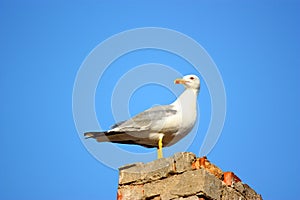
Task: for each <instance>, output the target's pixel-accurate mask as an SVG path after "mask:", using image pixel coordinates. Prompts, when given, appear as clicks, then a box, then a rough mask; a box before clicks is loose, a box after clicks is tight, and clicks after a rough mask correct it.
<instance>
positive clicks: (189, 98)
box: [171, 88, 199, 109]
mask: <svg viewBox="0 0 300 200" xmlns="http://www.w3.org/2000/svg"><path fill="white" fill-rule="evenodd" d="M198 93H199V89H192V88H186V89H185V90H184V91H183V92H182V93H181V95H180V96H179V97H178V98H177V100H176V101H174V102H173V103H172V104H171V105H174V106H180V107H182V108H183V107H185V106H188V107H192V108H195V109H196V104H197V97H198Z"/></svg>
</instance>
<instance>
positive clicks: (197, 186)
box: [117, 152, 262, 200]
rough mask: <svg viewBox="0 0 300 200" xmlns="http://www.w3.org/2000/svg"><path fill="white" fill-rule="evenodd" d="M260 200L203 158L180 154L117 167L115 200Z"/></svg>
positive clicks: (233, 175) (231, 174)
mask: <svg viewBox="0 0 300 200" xmlns="http://www.w3.org/2000/svg"><path fill="white" fill-rule="evenodd" d="M130 199H143V200H151V199H155V200H159V199H161V200H167V199H173V200H177V199H182V200H183V199H189V200H193V199H201V200H206V199H208V200H235V199H236V200H261V199H262V197H261V195H259V194H257V193H256V192H255V191H254V190H253V189H252V188H250V187H249V186H248V185H247V184H244V183H243V182H242V181H241V179H240V178H239V177H237V176H236V175H235V174H234V173H233V172H223V171H222V170H221V169H220V168H218V167H217V166H216V165H214V164H212V163H211V162H209V160H208V159H207V158H206V157H202V158H196V156H195V155H194V154H193V153H190V152H180V153H176V154H175V155H174V156H172V157H168V158H162V159H158V160H154V161H152V162H149V163H145V164H144V163H134V164H129V165H125V166H123V167H120V168H119V186H118V193H117V200H130Z"/></svg>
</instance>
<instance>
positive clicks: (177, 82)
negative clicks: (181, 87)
mask: <svg viewBox="0 0 300 200" xmlns="http://www.w3.org/2000/svg"><path fill="white" fill-rule="evenodd" d="M174 83H175V84H185V83H186V81H185V80H184V79H182V78H177V79H175V80H174Z"/></svg>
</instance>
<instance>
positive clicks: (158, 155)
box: [157, 137, 163, 159]
mask: <svg viewBox="0 0 300 200" xmlns="http://www.w3.org/2000/svg"><path fill="white" fill-rule="evenodd" d="M162 141H163V137H160V138H159V140H158V148H157V159H160V158H162V157H163V152H162V146H163V142H162Z"/></svg>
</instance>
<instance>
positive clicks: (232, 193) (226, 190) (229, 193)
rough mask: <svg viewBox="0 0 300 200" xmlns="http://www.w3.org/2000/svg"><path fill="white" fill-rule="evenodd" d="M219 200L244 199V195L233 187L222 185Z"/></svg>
mask: <svg viewBox="0 0 300 200" xmlns="http://www.w3.org/2000/svg"><path fill="white" fill-rule="evenodd" d="M221 200H246V199H245V197H244V196H243V195H242V194H240V193H239V192H237V191H236V190H235V189H234V188H232V187H228V186H226V185H224V187H223V190H222V197H221Z"/></svg>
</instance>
